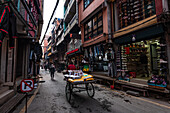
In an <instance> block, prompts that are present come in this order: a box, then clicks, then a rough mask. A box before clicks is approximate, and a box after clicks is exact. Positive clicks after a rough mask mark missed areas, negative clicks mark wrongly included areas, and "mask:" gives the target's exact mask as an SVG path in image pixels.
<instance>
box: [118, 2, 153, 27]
mask: <svg viewBox="0 0 170 113" xmlns="http://www.w3.org/2000/svg"><path fill="white" fill-rule="evenodd" d="M117 9H118V19H119V29H121V28H124V27H126V26H128V25H131V24H133V23H136V22H138V21H140V20H143V19H145V18H148V17H151V16H153V15H154V14H156V9H155V0H120V1H119V0H117Z"/></svg>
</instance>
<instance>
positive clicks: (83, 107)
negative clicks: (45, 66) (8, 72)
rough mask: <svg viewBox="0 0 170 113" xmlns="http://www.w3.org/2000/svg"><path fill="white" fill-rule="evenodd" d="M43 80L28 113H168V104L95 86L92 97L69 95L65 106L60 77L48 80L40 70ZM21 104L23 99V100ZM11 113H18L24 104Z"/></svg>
mask: <svg viewBox="0 0 170 113" xmlns="http://www.w3.org/2000/svg"><path fill="white" fill-rule="evenodd" d="M41 75H42V76H43V80H45V81H46V82H45V83H43V84H41V85H40V89H39V91H38V93H37V95H36V96H35V98H34V99H33V101H32V103H31V104H30V106H29V108H28V113H169V110H170V104H168V103H167V102H162V101H156V100H153V99H149V98H144V97H133V96H130V95H126V94H125V93H123V92H120V91H116V90H110V89H109V88H106V87H104V86H102V85H98V84H95V85H94V86H95V96H94V98H90V97H88V95H87V93H86V92H81V93H76V94H74V95H73V98H72V100H71V103H70V104H69V103H68V102H67V100H66V97H65V85H66V82H65V81H64V80H63V78H64V77H63V74H61V73H57V72H56V73H55V77H54V80H51V77H50V74H49V72H48V71H46V72H45V71H44V70H41ZM24 101H25V99H24ZM24 101H23V102H22V103H21V104H20V105H19V106H18V107H17V108H16V109H15V111H14V112H13V113H19V112H20V111H21V109H23V107H24V104H25V102H24Z"/></svg>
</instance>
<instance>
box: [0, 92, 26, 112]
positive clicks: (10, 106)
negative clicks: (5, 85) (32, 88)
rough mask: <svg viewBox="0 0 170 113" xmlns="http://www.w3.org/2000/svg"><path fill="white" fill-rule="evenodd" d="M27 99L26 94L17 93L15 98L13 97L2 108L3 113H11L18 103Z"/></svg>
mask: <svg viewBox="0 0 170 113" xmlns="http://www.w3.org/2000/svg"><path fill="white" fill-rule="evenodd" d="M24 97H25V95H24V94H19V93H17V94H16V95H15V96H13V97H12V98H11V99H10V100H9V101H7V102H6V103H4V104H3V105H2V106H1V107H0V112H1V113H10V112H11V111H12V110H13V109H14V108H15V107H16V106H17V105H18V103H19V102H20V101H21V100H22V99H23V98H24Z"/></svg>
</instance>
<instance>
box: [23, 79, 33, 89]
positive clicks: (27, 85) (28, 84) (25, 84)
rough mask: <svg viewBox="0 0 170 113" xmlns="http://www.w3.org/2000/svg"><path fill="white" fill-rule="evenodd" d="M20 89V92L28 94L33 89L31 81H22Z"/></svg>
mask: <svg viewBox="0 0 170 113" xmlns="http://www.w3.org/2000/svg"><path fill="white" fill-rule="evenodd" d="M20 89H21V91H22V92H30V91H32V90H33V89H34V80H33V79H24V80H22V81H21V86H20Z"/></svg>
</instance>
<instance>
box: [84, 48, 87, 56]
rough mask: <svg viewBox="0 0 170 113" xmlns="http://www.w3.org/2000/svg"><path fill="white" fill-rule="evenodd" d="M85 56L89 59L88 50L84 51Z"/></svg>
mask: <svg viewBox="0 0 170 113" xmlns="http://www.w3.org/2000/svg"><path fill="white" fill-rule="evenodd" d="M84 56H85V57H86V58H88V52H87V49H85V51H84Z"/></svg>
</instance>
